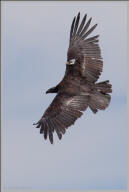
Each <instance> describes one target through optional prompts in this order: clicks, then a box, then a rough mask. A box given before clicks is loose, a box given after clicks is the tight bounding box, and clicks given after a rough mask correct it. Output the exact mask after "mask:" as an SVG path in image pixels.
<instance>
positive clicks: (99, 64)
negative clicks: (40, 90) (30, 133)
mask: <svg viewBox="0 0 129 192" xmlns="http://www.w3.org/2000/svg"><path fill="white" fill-rule="evenodd" d="M91 19H92V18H90V19H89V20H88V21H87V22H86V20H87V15H85V16H84V17H83V19H82V21H81V22H80V13H78V15H77V16H76V17H74V19H73V22H72V25H71V30H70V41H69V48H68V52H67V62H66V71H65V75H64V77H63V79H62V81H61V82H60V83H59V84H58V85H56V86H55V87H52V88H50V89H48V90H47V92H46V93H57V95H56V96H55V98H54V100H53V101H52V103H51V104H50V106H49V107H48V109H47V110H46V111H45V113H44V114H43V116H42V117H41V119H40V120H39V121H38V122H37V123H34V125H37V126H36V127H37V128H40V133H41V134H43V135H44V138H45V139H47V137H49V140H50V142H51V144H52V143H53V133H54V131H55V132H56V133H57V135H58V138H59V139H61V138H62V134H65V132H66V129H67V128H68V127H70V126H71V125H73V124H74V123H75V121H76V120H77V119H78V118H79V117H81V115H82V114H83V112H84V111H85V110H86V109H87V108H88V107H89V108H90V109H91V110H92V112H93V113H96V112H97V111H98V110H104V109H106V108H107V107H108V105H109V103H110V100H111V96H110V95H109V93H111V92H112V88H111V87H112V86H111V84H109V81H108V80H107V81H104V82H100V83H96V81H97V80H98V78H99V76H100V74H101V72H102V68H103V60H102V57H101V51H100V47H99V44H98V37H99V35H96V36H93V37H89V38H88V36H89V34H91V33H92V31H93V30H94V29H95V28H96V26H97V24H96V25H94V26H92V27H91V28H90V29H89V27H90V23H91ZM79 22H80V24H79Z"/></svg>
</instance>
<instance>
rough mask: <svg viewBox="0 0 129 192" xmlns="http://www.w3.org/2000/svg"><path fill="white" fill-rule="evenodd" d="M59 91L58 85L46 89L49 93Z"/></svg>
mask: <svg viewBox="0 0 129 192" xmlns="http://www.w3.org/2000/svg"><path fill="white" fill-rule="evenodd" d="M57 91H58V89H57V87H52V88H50V89H48V90H47V91H46V94H47V93H57Z"/></svg>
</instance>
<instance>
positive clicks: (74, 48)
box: [67, 13, 103, 82]
mask: <svg viewBox="0 0 129 192" xmlns="http://www.w3.org/2000/svg"><path fill="white" fill-rule="evenodd" d="M86 19H87V15H85V16H84V18H83V19H82V22H81V23H80V25H79V20H80V13H78V15H77V17H74V19H73V22H72V25H71V31H70V44H69V48H68V53H67V61H68V62H70V61H71V60H73V59H74V60H75V64H74V66H73V67H74V70H78V71H79V72H80V74H81V75H82V76H83V77H85V78H86V79H87V81H89V82H95V81H97V79H98V78H99V76H100V74H101V72H102V67H103V61H102V57H101V51H100V47H99V45H98V37H99V35H96V36H93V37H90V38H87V37H88V36H89V35H90V34H91V32H92V31H93V30H94V29H95V28H96V26H97V24H96V25H94V26H93V27H91V28H90V29H89V26H90V23H91V20H92V18H90V19H89V20H88V21H87V22H86ZM68 62H67V63H68Z"/></svg>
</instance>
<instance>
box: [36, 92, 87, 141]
mask: <svg viewBox="0 0 129 192" xmlns="http://www.w3.org/2000/svg"><path fill="white" fill-rule="evenodd" d="M88 100H89V97H88V95H76V96H68V95H66V94H58V95H57V96H56V97H55V98H54V100H53V102H52V103H51V105H50V106H49V108H48V109H47V110H46V112H45V113H44V115H43V116H42V118H41V119H40V120H39V121H38V122H37V123H36V125H37V128H40V133H42V134H44V138H45V139H47V136H49V140H50V142H51V143H53V132H54V131H56V133H57V135H58V137H59V139H61V138H62V134H64V133H65V131H66V129H67V128H68V127H69V126H71V125H72V124H74V122H75V121H76V120H77V119H78V118H79V117H80V116H81V115H82V114H83V113H82V111H84V110H86V109H87V107H88Z"/></svg>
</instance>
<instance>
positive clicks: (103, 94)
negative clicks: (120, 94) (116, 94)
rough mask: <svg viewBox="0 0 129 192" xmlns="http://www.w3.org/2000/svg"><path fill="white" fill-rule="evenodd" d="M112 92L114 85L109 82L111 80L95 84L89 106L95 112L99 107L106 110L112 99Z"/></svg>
mask: <svg viewBox="0 0 129 192" xmlns="http://www.w3.org/2000/svg"><path fill="white" fill-rule="evenodd" d="M111 92H112V85H111V84H109V81H103V82H100V83H96V84H95V86H94V90H93V92H92V94H91V97H90V103H89V107H90V109H91V110H92V112H93V113H96V112H97V111H98V109H99V110H104V109H106V108H107V107H108V105H109V103H110V100H111V96H110V95H109V94H108V93H111Z"/></svg>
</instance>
